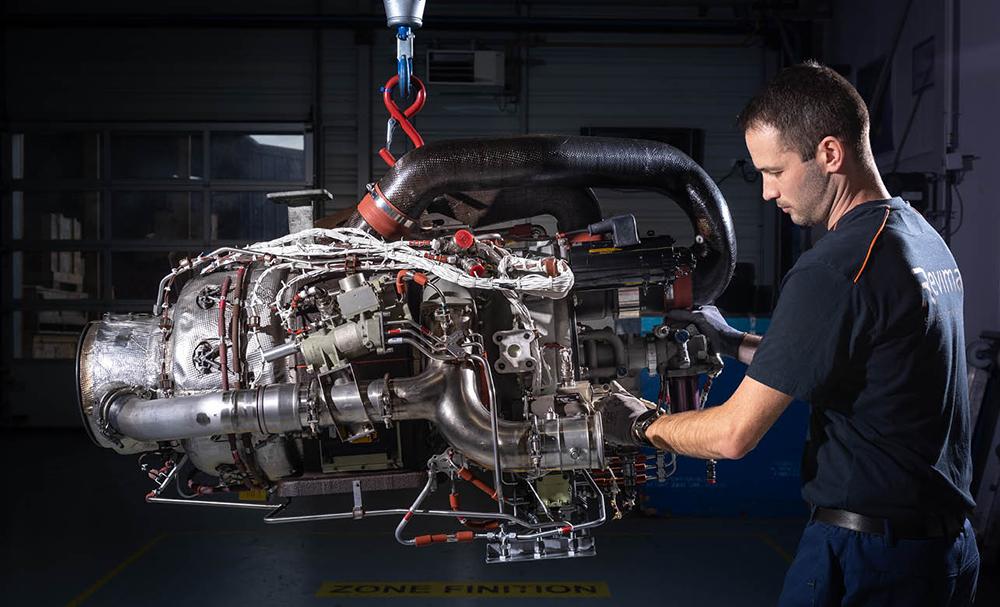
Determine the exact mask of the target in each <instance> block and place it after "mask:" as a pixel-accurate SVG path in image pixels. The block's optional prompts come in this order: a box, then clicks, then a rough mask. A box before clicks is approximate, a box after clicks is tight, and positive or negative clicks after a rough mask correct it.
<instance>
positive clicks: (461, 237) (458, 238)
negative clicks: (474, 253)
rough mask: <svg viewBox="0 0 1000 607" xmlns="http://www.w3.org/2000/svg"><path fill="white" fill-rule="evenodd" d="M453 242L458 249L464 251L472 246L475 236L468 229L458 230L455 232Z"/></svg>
mask: <svg viewBox="0 0 1000 607" xmlns="http://www.w3.org/2000/svg"><path fill="white" fill-rule="evenodd" d="M454 239H455V244H456V245H457V246H458V248H459V249H462V250H463V251H466V250H468V249H470V248H472V245H474V244H475V243H476V237H475V236H473V235H472V232H470V231H468V230H459V231H457V232H455V236H454Z"/></svg>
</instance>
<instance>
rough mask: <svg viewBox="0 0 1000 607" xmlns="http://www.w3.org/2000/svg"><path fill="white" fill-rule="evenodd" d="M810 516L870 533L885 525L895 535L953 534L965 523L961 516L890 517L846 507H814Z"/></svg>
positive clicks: (880, 530)
mask: <svg viewBox="0 0 1000 607" xmlns="http://www.w3.org/2000/svg"><path fill="white" fill-rule="evenodd" d="M812 520H814V521H819V522H821V523H826V524H828V525H834V526H835V527H842V528H844V529H850V530H851V531H858V532H861V533H871V534H873V535H885V532H886V530H887V529H888V530H889V531H890V532H891V533H892V535H893V536H894V537H896V538H899V539H913V540H916V539H930V538H935V537H953V536H956V535H957V534H958V532H959V531H960V530H961V529H962V527H963V526H964V525H965V517H964V516H944V515H941V516H928V517H926V518H922V519H914V520H892V519H884V518H877V517H873V516H865V515H864V514H858V513H856V512H851V511H849V510H837V509H836V508H822V507H818V506H817V507H816V509H815V510H814V511H813V515H812Z"/></svg>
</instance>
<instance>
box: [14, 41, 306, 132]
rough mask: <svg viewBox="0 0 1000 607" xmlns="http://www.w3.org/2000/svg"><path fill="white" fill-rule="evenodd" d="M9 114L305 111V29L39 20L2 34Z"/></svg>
mask: <svg viewBox="0 0 1000 607" xmlns="http://www.w3.org/2000/svg"><path fill="white" fill-rule="evenodd" d="M5 42H6V55H7V61H6V70H7V74H6V80H7V85H8V86H7V89H8V90H7V109H8V113H9V117H10V119H11V120H12V121H46V122H53V121H62V120H76V121H109V122H110V121H113V122H119V121H125V120H137V121H138V120H143V121H145V120H150V121H152V120H184V121H202V120H204V121H284V120H289V121H300V122H302V121H306V120H307V119H308V117H309V109H310V104H311V88H310V87H311V82H312V70H313V67H312V66H313V57H312V48H313V40H312V36H310V35H309V34H308V32H303V31H281V30H227V29H217V30H207V29H198V30H180V29H138V30H127V29H80V30H67V29H39V30H23V29H18V30H12V31H9V32H7V36H6V40H5Z"/></svg>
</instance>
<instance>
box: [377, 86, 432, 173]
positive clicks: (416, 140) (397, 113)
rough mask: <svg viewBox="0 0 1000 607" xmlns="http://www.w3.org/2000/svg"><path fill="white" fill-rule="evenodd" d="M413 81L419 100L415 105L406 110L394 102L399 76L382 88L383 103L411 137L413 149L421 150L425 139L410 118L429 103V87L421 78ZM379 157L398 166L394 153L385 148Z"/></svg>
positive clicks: (416, 100)
mask: <svg viewBox="0 0 1000 607" xmlns="http://www.w3.org/2000/svg"><path fill="white" fill-rule="evenodd" d="M411 79H412V80H413V82H414V84H416V85H417V87H416V88H417V98H416V99H414V100H413V103H411V104H410V106H409V107H408V108H406V109H405V110H403V109H400V107H399V106H398V105H396V102H395V101H393V100H392V89H394V88H395V87H396V85H397V84H399V75H398V74H397V75H395V76H393V77H392V78H389V80H387V81H386V83H385V86H384V87H382V103H384V104H385V109H387V110H389V115H390V116H392V118H393V120H395V121H396V122H397V123H398V124H399V126H400V127H401V128H402V129H403V132H404V133H406V136H407V137H409V139H410V141H411V142H412V143H413V147H415V148H420V147H423V146H424V138H423V137H421V136H420V133H418V132H417V129H416V127H414V126H413V123H411V122H410V118H413V116H414V115H415V114H416V113H417V112H419V111H420V110H421V109H423V107H424V103H425V102H426V101H427V87H425V86H424V83H423V81H422V80H420V78H417V77H416V76H411ZM378 155H379V156H380V157H381V158H382V160H383V161H385V163H386V164H387V165H389V166H392V165H394V164H396V157H395V156H393V155H392V152H390V151H389V149H388V148H386V147H383V148H382V149H381V150H379V151H378Z"/></svg>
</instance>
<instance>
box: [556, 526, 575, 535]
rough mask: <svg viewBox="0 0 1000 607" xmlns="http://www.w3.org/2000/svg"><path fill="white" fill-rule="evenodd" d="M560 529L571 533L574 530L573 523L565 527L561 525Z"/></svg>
mask: <svg viewBox="0 0 1000 607" xmlns="http://www.w3.org/2000/svg"><path fill="white" fill-rule="evenodd" d="M559 531H561V532H563V533H565V534H566V535H569V534H570V533H572V532H573V525H566V526H565V527H560V528H559Z"/></svg>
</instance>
